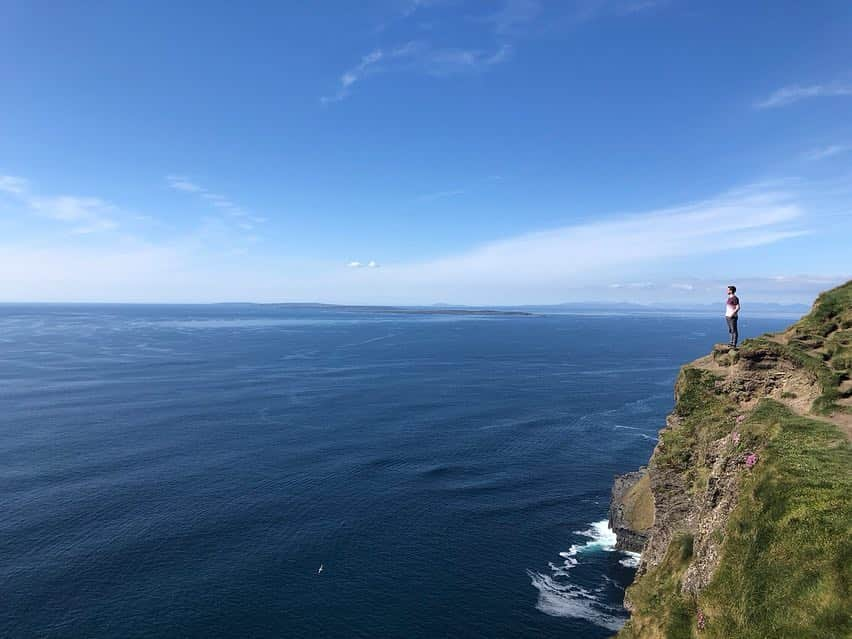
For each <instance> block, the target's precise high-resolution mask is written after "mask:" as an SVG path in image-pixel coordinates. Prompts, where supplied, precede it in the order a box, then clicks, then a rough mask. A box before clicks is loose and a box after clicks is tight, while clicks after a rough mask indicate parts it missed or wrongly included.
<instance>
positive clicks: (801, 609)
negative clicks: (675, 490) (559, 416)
mask: <svg viewBox="0 0 852 639" xmlns="http://www.w3.org/2000/svg"><path fill="white" fill-rule="evenodd" d="M850 360H852V282H847V283H846V284H844V285H842V286H839V287H837V288H835V289H833V290H830V291H827V292H825V293H823V294H822V295H820V296H819V297H818V298H817V300H816V302H815V303H814V306H813V309H812V310H811V312H810V313H809V314H808V315H806V316H805V317H803V318H802V319H801V320H800V321H799V322H797V323H795V324H794V325H792V326H791V327H790V328H789V329H787V330H786V331H784V332H783V333H780V334H775V335H764V336H762V337H759V338H756V339H752V340H747V341H746V342H744V343H743V345H742V347H741V348H740V349H738V350H729V349H727V348H717V349H716V350H715V351H714V354H713V355H710V356H708V357H705V358H702V359H700V360H698V361H697V362H694V363H693V364H690V365H688V366H685V367H684V369H683V370H682V371H681V374H680V377H679V379H678V383H677V389H676V395H677V402H676V405H675V409H674V412H673V413H672V418H671V419H670V420H669V425H668V426H667V428H665V429H664V430H663V431H662V433H661V437H660V444H659V445H658V447H657V450H656V451H655V453H654V456H653V457H652V459H651V462H650V464H649V468H650V469H651V473H654V472H657V473H659V474H665V475H669V476H670V475H671V474H675V475H676V476H677V477H679V478H680V479H681V480H682V486H684V487H685V492H686V493H688V495H689V499H690V500H692V503H693V510H692V512H693V514H694V515H695V516H696V519H697V520H698V521H689V522H687V521H683V522H677V523H675V524H673V525H670V526H669V528H668V529H667V530H665V531H662V532H661V533H660V534H661V535H662V537H661V538H665V539H667V540H670V542H667V543H668V547H667V551H666V552H665V556H664V557H662V559H661V560H660V561H659V562H658V563H657V564H656V565H653V566H649V567H648V569H647V571H646V572H645V573H644V574H642V575H640V576H639V577H638V578H637V580H636V582H635V583H634V584H633V585H632V586H631V587H630V589H629V590H628V597H629V599H630V602H631V604H632V616H631V620H630V621H629V622H628V624H627V625H626V626H625V627H624V628H623V629H622V631H621V632H620V633H619V637H620V638H622V639H649V638H654V639H657V638H659V639H687V638H703V637H707V638H713V639H766V638H768V637H772V638H773V639H802V638H809V639H834V638H837V637H850V636H852V596H851V595H850V583H852V447H850V443H849V433H850V428H849V424H850V417H852V406H850V397H852V382H850V368H852V365H850ZM794 391H795V392H794ZM751 455H754V458H753V460H751V461H752V462H753V463H749V457H750V456H751ZM720 469H721V470H720ZM723 480H725V481H728V483H727V484H723ZM652 483H653V482H652ZM723 485H727V486H731V487H733V488H730V489H729V490H730V493H731V496H732V497H733V502H732V504H733V505H732V510H730V511H729V513H727V514H726V515H725V517H724V518H723V519H721V523H719V524H718V526H717V527H715V528H712V529H711V530H709V531H708V529H707V527H706V526H704V527H702V522H701V521H700V520H701V519H702V517H709V516H710V513H712V512H713V510H714V508H716V506H715V505H714V504H717V503H718V500H719V499H720V494H719V492H720V490H724V488H721V487H722V486H723ZM664 497H665V495H659V494H656V495H653V499H654V500H655V503H656V504H657V507H659V504H660V503H662V502H663V501H664V500H661V498H664ZM652 534H654V533H652ZM708 548H712V552H713V553H715V555H716V557H717V563H716V564H715V566H714V569H713V570H712V571H711V572H709V574H708V575H707V577H708V581H707V583H706V585H704V586H702V587H700V588H697V589H696V588H690V587H689V586H688V585H687V581H688V574H689V572H690V568H691V567H692V568H695V566H698V565H701V563H702V562H707V561H708V560H707V556H708V555H707V552H708V550H707V549H708ZM702 552H703V553H705V554H704V555H701V553H702Z"/></svg>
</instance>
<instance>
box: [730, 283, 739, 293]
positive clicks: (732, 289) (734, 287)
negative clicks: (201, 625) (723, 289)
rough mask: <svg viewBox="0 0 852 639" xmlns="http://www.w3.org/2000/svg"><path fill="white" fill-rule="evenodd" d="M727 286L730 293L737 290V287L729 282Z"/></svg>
mask: <svg viewBox="0 0 852 639" xmlns="http://www.w3.org/2000/svg"><path fill="white" fill-rule="evenodd" d="M728 288H729V289H731V293H736V292H737V287H736V286H734V285H733V284H731V285H730V286H729V287H728Z"/></svg>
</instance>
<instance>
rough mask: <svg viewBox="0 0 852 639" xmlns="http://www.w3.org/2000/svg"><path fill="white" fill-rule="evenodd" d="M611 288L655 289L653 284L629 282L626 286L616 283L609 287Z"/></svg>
mask: <svg viewBox="0 0 852 639" xmlns="http://www.w3.org/2000/svg"><path fill="white" fill-rule="evenodd" d="M609 287H610V288H628V289H629V288H632V289H643V288H654V283H653V282H627V283H625V284H620V283H617V282H616V283H614V284H610V285H609Z"/></svg>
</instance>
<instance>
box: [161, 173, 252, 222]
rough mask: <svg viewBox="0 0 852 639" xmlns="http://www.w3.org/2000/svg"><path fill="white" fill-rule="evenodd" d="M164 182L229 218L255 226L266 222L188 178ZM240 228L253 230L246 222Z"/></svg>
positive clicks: (177, 178) (176, 177)
mask: <svg viewBox="0 0 852 639" xmlns="http://www.w3.org/2000/svg"><path fill="white" fill-rule="evenodd" d="M166 182H167V183H168V185H169V187H170V188H172V189H174V190H176V191H183V192H186V193H193V194H195V195H197V196H198V197H200V198H201V199H203V200H204V201H206V202H207V203H209V204H210V205H211V206H213V207H215V208H217V209H219V210H221V211H223V212H225V213H227V214H228V215H229V216H231V217H235V218H243V219H244V220H248V221H250V222H253V223H255V224H262V223H264V222H266V218H265V217H260V216H257V215H253V214H251V213H249V212H247V211H246V210H245V209H244V208H242V207H241V206H239V205H238V204H235V203H234V202H233V201H232V200H231V199H229V198H228V197H226V196H224V195H221V194H219V193H213V192H212V191H208V190H207V189H206V188H204V187H203V186H200V185H198V184H196V183H195V182H192V181H191V180H190V179H189V178H187V177H184V176H180V175H167V176H166ZM238 226H239V227H240V228H243V229H246V228H253V226H251V225H248V223H247V222H243V223H242V224H238Z"/></svg>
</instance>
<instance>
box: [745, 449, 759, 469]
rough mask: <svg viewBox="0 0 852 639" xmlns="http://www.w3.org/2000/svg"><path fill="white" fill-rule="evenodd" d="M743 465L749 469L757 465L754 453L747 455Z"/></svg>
mask: <svg viewBox="0 0 852 639" xmlns="http://www.w3.org/2000/svg"><path fill="white" fill-rule="evenodd" d="M745 463H746V466H748V467H749V468H751V467H752V466H754V465H755V464H756V463H757V455H755V454H754V453H749V454H748V456H747V457H746V460H745Z"/></svg>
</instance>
